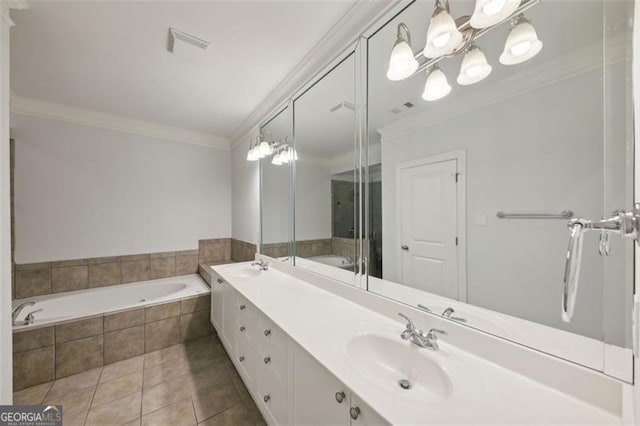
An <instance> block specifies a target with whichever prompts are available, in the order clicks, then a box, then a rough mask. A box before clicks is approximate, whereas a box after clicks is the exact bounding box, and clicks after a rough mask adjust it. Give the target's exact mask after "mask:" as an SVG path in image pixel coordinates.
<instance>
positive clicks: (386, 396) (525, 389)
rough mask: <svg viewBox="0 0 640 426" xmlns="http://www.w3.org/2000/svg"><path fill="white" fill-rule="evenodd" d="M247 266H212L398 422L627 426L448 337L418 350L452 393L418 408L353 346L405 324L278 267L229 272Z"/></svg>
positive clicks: (418, 404)
mask: <svg viewBox="0 0 640 426" xmlns="http://www.w3.org/2000/svg"><path fill="white" fill-rule="evenodd" d="M248 265H249V264H248V263H244V264H230V265H218V266H213V267H212V268H213V269H214V270H215V271H216V272H217V273H218V274H220V275H221V276H222V277H223V278H224V279H225V280H226V281H227V282H228V283H229V284H230V285H231V286H232V287H234V288H235V289H236V290H237V291H238V292H239V293H240V294H242V295H243V296H244V297H245V298H247V299H248V300H249V301H250V302H251V303H252V304H253V305H255V306H256V307H257V308H258V309H259V310H261V311H262V312H263V313H264V314H265V315H267V316H268V317H269V318H270V319H271V320H272V321H273V322H274V323H275V324H276V325H278V326H279V327H280V328H281V329H282V330H283V331H284V332H286V333H287V334H288V335H289V336H290V337H291V338H292V339H293V340H294V341H296V342H297V343H298V344H299V345H300V346H301V347H302V348H304V349H305V350H306V351H308V352H309V353H310V354H311V355H312V356H313V357H314V358H315V359H317V360H318V361H319V362H320V363H321V364H322V365H324V367H325V368H327V370H329V371H330V372H331V373H332V374H334V375H335V376H336V377H337V378H338V379H339V380H340V381H342V382H343V383H344V384H345V385H346V386H347V387H348V388H349V389H351V391H352V392H354V393H355V394H357V395H358V396H359V397H360V398H361V399H362V400H363V401H364V402H365V403H366V404H368V405H369V406H371V407H372V408H373V409H375V410H376V411H377V412H378V413H379V414H380V415H381V416H382V417H384V418H385V419H386V420H388V421H389V422H390V423H392V424H417V423H420V424H442V423H449V424H451V423H458V424H461V423H466V424H469V423H473V424H478V423H485V424H486V423H491V424H514V423H543V424H550V423H554V424H620V423H621V419H620V418H619V417H617V416H616V415H614V414H613V413H610V412H607V411H605V410H602V409H600V408H597V407H594V406H591V405H589V404H587V403H586V402H583V401H581V400H578V399H576V398H574V397H572V396H569V395H566V394H563V393H561V392H559V391H557V390H555V389H553V388H550V387H548V386H544V385H542V384H540V383H538V382H536V381H534V380H532V379H530V378H528V377H524V376H521V375H518V374H516V373H514V372H513V371H510V370H507V369H506V368H503V367H501V366H499V365H496V364H493V363H490V362H488V361H486V360H484V359H482V358H479V357H477V356H475V355H473V354H471V353H469V352H465V351H462V350H459V349H457V348H456V347H454V346H452V345H450V344H447V341H446V336H445V337H444V338H442V339H441V340H440V350H439V351H428V350H426V349H419V348H417V347H416V348H417V350H418V349H419V350H424V351H427V352H428V353H426V355H427V356H429V357H431V358H432V359H433V360H435V361H436V362H437V363H439V364H440V365H441V366H442V367H443V368H444V369H445V371H446V372H447V373H448V375H449V377H450V378H451V381H452V383H453V388H452V392H451V394H450V395H449V396H448V397H447V398H445V399H442V400H439V401H436V402H425V401H419V402H418V401H416V400H415V399H412V398H410V397H409V396H410V395H408V394H407V392H411V390H409V391H406V390H402V389H400V388H399V387H397V386H391V387H390V388H389V389H386V388H384V389H382V388H381V387H379V386H376V385H375V383H373V382H372V380H371V378H370V377H367V376H366V375H363V374H361V373H360V372H359V371H358V369H357V368H356V363H355V361H354V360H353V359H352V358H351V357H350V356H349V353H348V351H347V346H348V343H349V341H350V340H351V339H352V338H353V337H355V336H358V335H363V334H375V335H381V336H387V337H390V338H394V336H395V337H397V339H398V341H399V342H403V341H402V340H401V339H400V332H401V331H402V330H403V328H404V323H403V322H401V321H400V319H399V321H392V320H390V319H389V318H387V317H385V316H383V315H381V314H378V313H377V312H374V311H372V310H369V309H366V308H364V307H362V306H360V305H358V304H355V303H353V302H351V301H349V300H346V299H344V298H342V297H339V296H337V295H334V294H332V293H330V292H327V291H325V290H322V289H320V288H318V287H316V286H313V285H311V284H308V283H306V282H304V281H302V280H299V279H297V278H294V277H292V276H290V275H287V274H285V273H283V272H281V271H278V270H276V269H274V268H270V269H269V271H267V272H263V273H261V274H260V275H259V276H257V277H253V278H236V277H235V276H233V275H231V274H229V272H230V271H231V270H232V269H235V268H242V267H247V266H248ZM403 343H405V344H407V345H411V344H410V343H408V342H403Z"/></svg>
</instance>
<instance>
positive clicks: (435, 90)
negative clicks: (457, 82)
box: [422, 65, 451, 101]
mask: <svg viewBox="0 0 640 426" xmlns="http://www.w3.org/2000/svg"><path fill="white" fill-rule="evenodd" d="M449 92H451V86H450V85H449V82H448V81H447V76H446V75H445V74H444V73H443V72H442V70H441V69H440V68H439V67H438V66H437V65H434V66H433V67H432V68H431V69H430V70H427V81H426V82H425V83H424V92H422V99H424V100H425V101H437V100H438V99H442V98H444V97H445V96H447V95H448V94H449Z"/></svg>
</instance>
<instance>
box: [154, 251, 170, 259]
mask: <svg viewBox="0 0 640 426" xmlns="http://www.w3.org/2000/svg"><path fill="white" fill-rule="evenodd" d="M175 255H176V252H175V251H160V252H157V253H149V257H150V258H152V259H153V258H156V257H174V256H175Z"/></svg>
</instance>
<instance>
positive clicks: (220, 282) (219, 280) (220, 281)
mask: <svg viewBox="0 0 640 426" xmlns="http://www.w3.org/2000/svg"><path fill="white" fill-rule="evenodd" d="M216 281H218V284H222V283H223V282H224V281H223V280H221V279H220V278H218V279H217V280H216Z"/></svg>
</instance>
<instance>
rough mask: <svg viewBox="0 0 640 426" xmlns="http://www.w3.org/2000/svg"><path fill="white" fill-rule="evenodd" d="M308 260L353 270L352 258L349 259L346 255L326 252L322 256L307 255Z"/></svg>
mask: <svg viewBox="0 0 640 426" xmlns="http://www.w3.org/2000/svg"><path fill="white" fill-rule="evenodd" d="M307 259H309V260H313V261H314V262H319V263H323V264H325V265H329V266H333V267H336V268H340V269H346V270H348V271H353V266H354V263H353V260H351V259H349V258H348V257H346V256H338V255H335V254H326V255H323V256H311V257H307Z"/></svg>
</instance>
